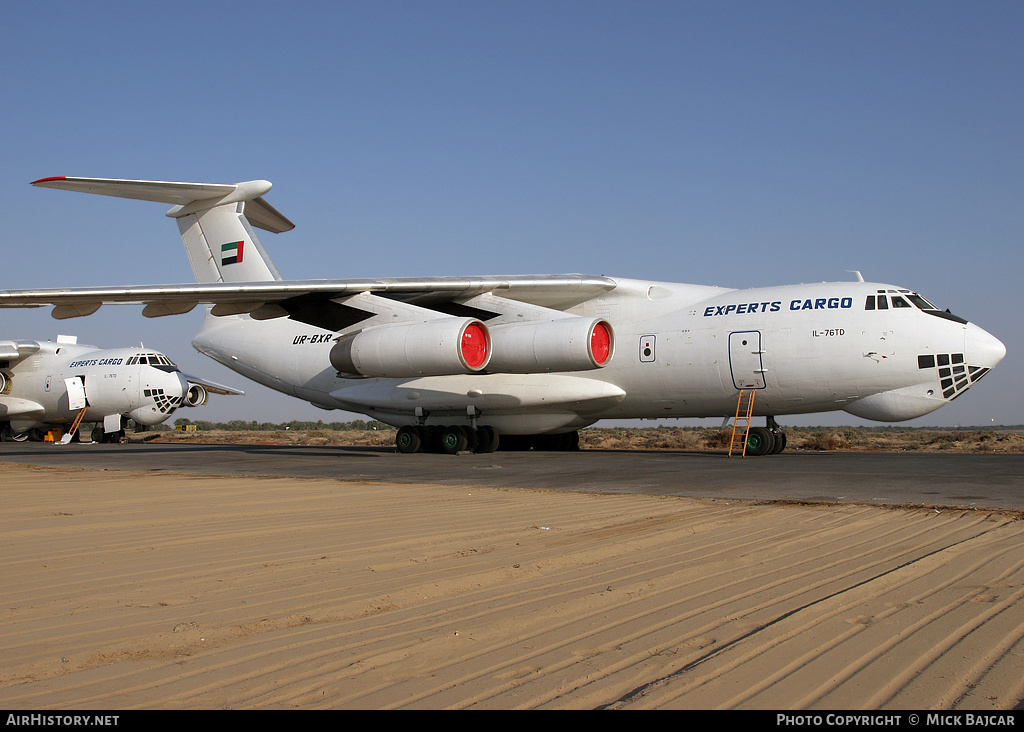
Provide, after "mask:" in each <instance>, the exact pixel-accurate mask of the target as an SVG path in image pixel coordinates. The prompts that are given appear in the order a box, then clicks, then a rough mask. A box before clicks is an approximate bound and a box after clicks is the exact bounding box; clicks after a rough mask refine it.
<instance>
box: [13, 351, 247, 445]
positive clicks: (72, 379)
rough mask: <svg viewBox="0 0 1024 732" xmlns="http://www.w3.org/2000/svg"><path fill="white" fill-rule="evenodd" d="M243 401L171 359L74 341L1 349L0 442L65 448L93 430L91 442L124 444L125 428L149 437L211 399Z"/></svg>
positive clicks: (158, 353)
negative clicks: (49, 440)
mask: <svg viewBox="0 0 1024 732" xmlns="http://www.w3.org/2000/svg"><path fill="white" fill-rule="evenodd" d="M210 393H215V394H241V393H242V392H240V391H236V390H234V389H231V388H229V387H226V386H220V385H219V384H214V383H213V382H210V381H206V380H205V379H199V378H197V377H195V376H187V375H185V374H183V373H181V371H179V370H178V367H177V366H175V365H174V362H172V361H171V360H170V359H169V358H167V356H165V355H164V354H162V353H160V352H158V351H154V350H153V349H149V348H145V347H143V346H141V345H140V346H135V347H127V348H97V347H96V346H87V345H84V344H81V343H79V342H78V339H77V338H75V337H74V336H57V340H56V342H54V341H33V340H11V341H0V440H2V441H5V442H6V441H15V442H20V441H23V440H34V441H37V442H41V441H43V440H44V439H46V436H47V434H50V433H53V432H60V433H62V436H61V440H60V441H61V442H64V443H67V442H70V441H71V440H72V439H74V438H76V437H77V438H79V439H80V437H81V435H82V434H83V430H84V428H85V427H86V426H87V425H88V426H89V428H90V429H91V433H88V434H87V435H86V440H85V441H88V439H89V438H90V437H91V439H92V441H93V442H119V441H123V440H124V439H125V425H126V424H127V422H128V420H133V421H134V422H135V425H136V428H137V429H139V428H140V429H142V430H144V429H147V428H149V427H152V426H153V425H157V424H161V423H162V422H165V421H167V419H169V418H170V416H171V415H172V414H174V411H175V410H176V409H177V408H178V407H197V406H200V405H202V404H205V403H206V399H207V396H208V394H210Z"/></svg>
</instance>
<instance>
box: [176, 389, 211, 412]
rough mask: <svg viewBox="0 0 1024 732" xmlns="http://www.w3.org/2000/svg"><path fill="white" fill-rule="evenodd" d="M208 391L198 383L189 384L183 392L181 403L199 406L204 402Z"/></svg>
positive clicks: (188, 405)
mask: <svg viewBox="0 0 1024 732" xmlns="http://www.w3.org/2000/svg"><path fill="white" fill-rule="evenodd" d="M209 396H210V395H209V393H208V392H207V391H206V388H205V387H202V386H200V385H199V384H189V387H188V391H187V392H185V399H184V400H183V402H182V403H183V404H184V405H185V406H186V407H201V406H202V405H204V404H206V400H207V398H208V397H209Z"/></svg>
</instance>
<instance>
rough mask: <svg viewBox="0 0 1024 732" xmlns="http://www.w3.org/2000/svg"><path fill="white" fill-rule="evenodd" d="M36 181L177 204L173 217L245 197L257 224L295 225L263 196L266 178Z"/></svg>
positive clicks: (278, 229)
mask: <svg viewBox="0 0 1024 732" xmlns="http://www.w3.org/2000/svg"><path fill="white" fill-rule="evenodd" d="M32 185H34V186H38V187H40V188H56V189H58V190H62V191H76V192H78V193H95V194H97V195H101V196H115V197H117V198H132V199H135V200H138V201H155V202H157V203H170V204H174V205H175V207H176V208H174V209H172V210H171V211H169V212H168V216H171V217H173V218H178V217H180V216H184V215H187V214H189V213H194V212H195V211H199V210H203V209H207V208H212V207H213V206H221V205H224V204H227V203H237V202H240V201H244V202H246V206H245V215H246V218H247V219H248V220H249V221H250V223H252V225H253V226H257V227H259V228H261V229H264V230H266V231H271V232H274V233H280V232H282V231H290V230H291V229H294V228H295V224H293V223H292V222H291V221H289V220H288V219H287V218H285V217H284V216H282V215H281V213H280V212H279V211H277V209H275V208H274V207H273V206H271V205H270V204H269V203H267V202H266V201H265V200H263V198H262V196H263V195H264V194H265V193H266V192H267V191H269V190H270V182H269V181H265V180H250V181H245V182H243V183H177V182H173V181H161V180H126V179H121V178H69V177H66V176H56V177H53V178H41V179H39V180H36V181H33V182H32Z"/></svg>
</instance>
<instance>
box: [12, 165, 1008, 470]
mask: <svg viewBox="0 0 1024 732" xmlns="http://www.w3.org/2000/svg"><path fill="white" fill-rule="evenodd" d="M33 185H36V186H40V187H46V188H58V189H63V190H71V191H81V192H85V193H98V194H103V195H108V196H118V197H122V198H135V199H141V200H146V201H157V202H163V203H168V204H175V206H174V208H172V209H171V210H170V211H168V212H167V215H168V216H169V217H171V218H173V219H175V220H176V221H177V223H178V228H179V230H180V232H181V236H182V239H183V240H184V243H185V249H186V252H187V253H188V257H189V260H190V262H191V264H192V270H193V272H194V273H195V277H196V281H197V283H198V284H194V285H192V284H184V285H152V286H140V287H120V288H118V287H100V288H70V289H63V290H22V291H10V292H2V293H0V306H7V307H32V306H35V307H38V306H42V305H52V306H54V308H53V313H52V314H53V316H54V317H55V318H68V317H75V316H82V315H89V314H90V313H93V312H95V311H96V310H97V309H98V308H99V307H100V306H101V305H102V304H104V303H136V304H142V305H144V306H145V307H144V309H143V311H142V312H143V315H145V316H148V317H155V316H162V315H171V314H176V313H185V312H188V311H190V310H191V309H193V308H194V307H195V306H197V305H199V304H203V305H205V306H206V308H207V312H206V318H205V320H204V322H203V325H202V327H201V329H200V331H199V333H198V334H197V335H196V337H195V339H194V340H193V341H192V344H193V346H194V347H195V348H196V349H197V350H199V351H200V352H201V353H204V354H206V355H207V356H210V357H211V358H213V359H215V360H217V361H219V362H220V363H222V364H224V365H226V366H228V367H229V368H231V369H233V370H235V371H237V372H238V373H240V374H242V375H244V376H246V377H248V378H251V379H253V380H255V381H257V382H259V383H261V384H264V385H266V386H269V387H271V388H272V389H276V390H278V391H281V392H284V393H286V394H290V395H292V396H296V397H298V398H300V399H304V400H306V401H308V402H310V403H312V404H314V405H316V406H318V407H322V408H325V409H343V410H349V411H354V412H360V413H363V414H366V415H369V416H371V417H373V418H375V419H378V420H381V421H383V422H386V423H389V424H392V425H395V426H398V427H399V431H398V437H397V446H398V449H399V450H400V451H403V452H415V451H419V450H442V451H447V452H457V451H459V450H463V449H474V450H476V451H478V452H488V451H491V450H493V449H495V448H496V446H497V444H498V440H499V436H500V439H501V442H502V445H503V446H509V445H510V444H516V445H520V446H522V445H532V446H533V447H534V448H537V449H573V448H574V447H575V446H576V445H578V439H579V434H578V432H577V430H579V429H580V428H582V427H585V426H587V425H590V424H593V423H594V422H597V421H598V420H601V419H631V418H659V417H726V418H729V417H732V416H734V415H735V414H736V412H737V403H738V396H739V395H740V394H741V392H743V391H749V390H753V391H755V392H756V400H755V405H754V410H753V414H754V415H760V416H764V417H765V418H766V426H765V427H755V428H752V429H751V430H750V432H749V440H748V442H747V452H746V454H748V455H751V454H766V453H772V452H778V451H780V450H781V449H782V448H783V447H784V446H785V433H784V432H782V431H781V430H780V429H779V427H778V424H777V423H776V419H775V418H776V417H777V416H779V415H785V414H802V413H808V412H826V411H831V410H839V409H841V410H844V411H846V412H849V413H850V414H854V415H857V416H860V417H865V418H868V419H873V420H880V421H887V422H888V421H900V420H907V419H912V418H914V417H920V416H921V415H924V414H927V413H929V412H931V411H933V410H935V409H938V408H939V407H941V406H943V405H944V404H947V403H948V402H950V401H951V400H952V399H954V398H956V397H958V396H960V395H961V394H962V393H963V392H964V390H965V389H967V388H968V387H969V386H971V385H972V384H973V383H974V382H976V381H977V380H978V379H980V378H981V377H982V376H984V375H985V374H986V373H987V372H988V371H989V369H991V368H992V367H993V366H995V365H996V364H997V363H999V361H1000V360H1001V359H1002V358H1003V356H1004V355H1005V352H1006V349H1005V347H1004V346H1003V344H1002V343H1001V342H999V341H998V340H997V339H996V338H994V337H993V336H991V335H990V334H988V333H987V332H985V331H984V330H982V329H981V328H979V327H978V326H976V325H974V324H973V323H968V322H967V321H966V320H964V319H962V318H959V317H956V316H954V315H952V314H950V313H949V312H948V311H942V310H939V309H938V308H936V307H935V306H933V305H932V304H931V303H929V302H928V301H927V300H925V299H924V298H923V297H921V296H920V295H918V294H917V293H915V292H913V291H911V290H908V289H904V288H900V287H894V286H892V285H885V284H871V283H867V282H864V281H863V279H862V278H860V277H859V275H858V281H856V282H840V283H823V284H814V285H790V286H783V287H767V288H762V289H752V290H733V289H725V288H718V287H704V286H699V285H686V284H674V283H665V282H648V281H638V280H631V279H619V278H613V277H604V276H591V275H578V274H573V275H547V276H511V277H501V276H487V277H472V278H460V277H435V278H423V279H411V278H402V279H380V280H301V281H296V280H284V279H282V278H281V275H280V274H279V273H278V271H277V269H276V267H275V266H274V264H273V263H272V262H271V260H270V258H269V257H268V256H267V253H266V251H265V250H264V248H263V245H262V244H261V243H260V241H259V239H258V238H257V237H256V234H255V232H254V231H253V228H252V227H253V226H255V227H259V228H261V229H265V230H267V231H271V232H275V233H277V232H283V231H287V230H289V229H292V228H293V226H294V225H293V224H292V223H291V222H290V221H288V220H287V219H286V218H285V217H284V216H282V215H281V214H280V213H278V212H277V211H276V210H275V209H274V208H273V207H272V206H270V205H269V204H268V203H267V202H266V201H265V200H264V199H263V195H264V194H265V193H266V192H267V191H269V190H270V187H271V186H270V183H269V182H267V181H248V182H244V183H238V184H235V185H220V184H202V183H172V182H161V181H133V180H112V179H96V178H65V177H61V178H44V179H42V180H38V181H35V182H34V183H33Z"/></svg>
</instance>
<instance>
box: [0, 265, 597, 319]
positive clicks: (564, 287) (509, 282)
mask: <svg viewBox="0 0 1024 732" xmlns="http://www.w3.org/2000/svg"><path fill="white" fill-rule="evenodd" d="M615 286H616V282H615V280H613V279H611V278H608V277H603V276H597V275H581V274H568V275H517V276H512V277H472V278H463V277H427V278H395V279H374V280H370V279H365V280H364V279H352V280H272V281H266V282H243V283H238V282H212V283H198V284H183V285H142V286H132V287H72V288H61V289H43V290H5V291H0V307H7V308H30V307H45V306H52V307H53V311H52V315H53V317H54V318H57V319H59V320H63V319H65V318H75V317H80V316H85V315H91V314H92V313H94V312H96V311H97V310H98V309H99V308H100V306H102V305H104V304H111V303H116V304H137V305H143V306H144V307H143V310H142V314H143V315H145V316H146V317H151V318H152V317H160V316H164V315H177V314H181V313H187V312H189V311H190V310H192V309H193V308H194V307H196V306H197V305H200V304H204V305H213V309H212V312H213V314H214V315H238V314H241V313H249V314H250V315H252V317H253V318H256V319H258V320H267V319H271V318H279V317H290V318H292V319H294V320H298V321H300V322H304V323H307V324H310V325H316V326H319V327H323V328H327V329H330V330H335V331H337V330H341V329H343V328H345V327H348V326H350V325H352V324H354V323H357V322H359V321H361V320H363V319H364V318H365V317H369V316H368V314H367V313H365V312H363V311H362V310H360V308H359V307H357V306H356V305H353V306H349V305H346V304H345V303H346V300H348V299H351V298H354V297H355V296H357V295H363V294H369V295H375V296H378V297H383V298H387V299H390V300H397V301H401V302H405V303H409V304H412V305H417V306H421V307H425V308H431V309H438V310H440V311H441V312H447V310H446V309H445V308H449V309H450V308H451V307H457V306H458V304H459V303H461V302H464V301H466V300H469V299H471V298H474V297H476V296H478V295H486V294H493V295H498V296H500V297H502V298H504V299H509V300H517V301H521V302H526V303H530V304H532V305H538V306H541V307H546V308H552V309H555V310H563V309H565V308H569V307H572V306H573V305H577V304H579V303H582V302H585V301H587V300H590V299H592V298H594V297H597V296H599V295H602V294H604V293H606V292H608V291H609V290H612V289H614V288H615Z"/></svg>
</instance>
